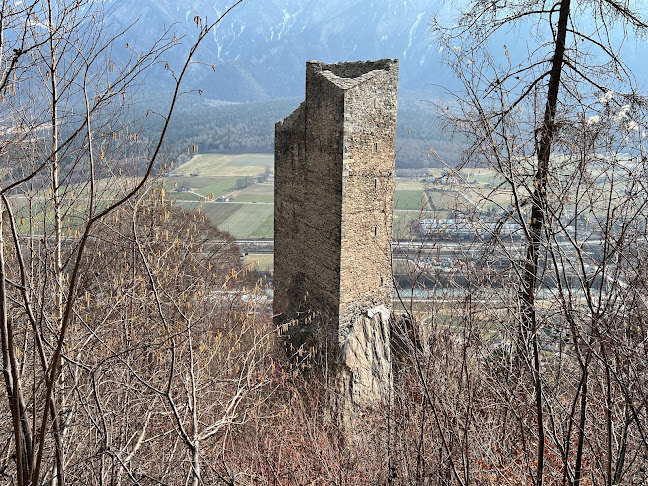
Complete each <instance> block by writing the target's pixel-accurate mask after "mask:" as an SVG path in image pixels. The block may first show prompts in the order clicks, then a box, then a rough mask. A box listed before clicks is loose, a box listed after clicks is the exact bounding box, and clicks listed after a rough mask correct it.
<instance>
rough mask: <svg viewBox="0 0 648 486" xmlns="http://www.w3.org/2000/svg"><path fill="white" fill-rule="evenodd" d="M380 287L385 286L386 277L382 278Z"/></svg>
mask: <svg viewBox="0 0 648 486" xmlns="http://www.w3.org/2000/svg"><path fill="white" fill-rule="evenodd" d="M380 285H381V286H382V285H385V277H380Z"/></svg>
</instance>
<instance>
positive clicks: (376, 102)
mask: <svg viewBox="0 0 648 486" xmlns="http://www.w3.org/2000/svg"><path fill="white" fill-rule="evenodd" d="M374 108H378V100H377V99H376V97H375V96H374Z"/></svg>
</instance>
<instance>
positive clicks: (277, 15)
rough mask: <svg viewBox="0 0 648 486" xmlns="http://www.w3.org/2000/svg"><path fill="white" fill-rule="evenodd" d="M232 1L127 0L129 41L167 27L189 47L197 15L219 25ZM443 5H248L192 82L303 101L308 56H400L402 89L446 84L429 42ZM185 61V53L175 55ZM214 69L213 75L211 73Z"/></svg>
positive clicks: (244, 96)
mask: <svg viewBox="0 0 648 486" xmlns="http://www.w3.org/2000/svg"><path fill="white" fill-rule="evenodd" d="M230 4H231V0H209V1H207V0H189V2H187V3H182V4H180V3H179V2H175V1H171V0H121V1H120V2H115V3H114V4H113V5H115V7H114V8H115V12H114V13H115V17H116V18H117V19H118V20H119V22H120V23H121V24H122V25H125V24H126V23H130V22H133V21H134V20H135V19H136V18H137V17H140V20H139V22H138V23H137V24H136V25H135V26H134V27H133V29H132V31H131V32H130V33H129V36H130V37H132V38H133V40H134V41H136V42H138V43H141V45H146V43H147V42H148V43H150V42H152V41H153V39H154V37H155V35H159V32H160V30H161V28H162V26H163V25H166V26H169V25H173V27H172V28H173V30H174V32H175V33H176V35H177V36H178V37H183V36H184V38H185V44H188V43H189V42H190V41H191V40H193V39H195V36H196V34H197V32H198V31H197V28H196V24H195V17H196V16H197V15H198V16H200V17H201V18H205V17H206V18H207V21H213V20H215V19H216V18H218V16H220V15H221V14H222V13H223V12H224V11H225V10H226V9H227V8H228V7H229V5H230ZM443 5H444V2H442V1H440V0H435V1H432V2H430V1H426V0H245V1H244V2H243V3H242V4H241V5H239V6H237V7H236V8H235V9H234V10H232V11H231V12H230V13H229V14H228V15H227V16H226V17H225V18H224V19H223V21H222V22H221V23H220V24H219V25H218V26H217V27H216V29H215V30H214V31H213V33H212V35H210V36H209V38H207V39H205V42H204V44H203V46H202V48H201V49H200V50H199V52H198V60H200V61H201V62H203V63H205V65H204V66H202V67H200V66H194V68H193V69H192V72H191V73H190V80H189V84H190V85H196V86H197V85H199V84H200V85H201V88H202V89H204V94H205V96H207V97H210V98H215V99H223V100H232V101H252V100H259V99H266V98H275V97H289V96H302V95H303V90H304V87H303V85H304V65H305V62H306V61H307V60H308V59H320V60H323V61H328V62H336V61H343V60H359V59H379V58H398V59H400V62H401V65H400V80H401V86H402V87H404V88H410V89H421V88H423V87H424V86H425V85H426V84H429V83H441V84H442V83H443V81H444V80H445V79H446V78H447V74H442V71H441V70H440V67H441V64H440V57H439V55H438V54H437V52H436V48H435V47H434V46H433V45H431V39H430V38H429V37H428V29H429V24H430V19H431V17H432V16H433V15H435V14H436V13H437V12H438V11H439V10H440V9H441V8H447V7H443ZM177 55H178V56H180V53H178V54H177ZM211 65H214V66H215V71H214V70H212V69H211V68H210V66H211Z"/></svg>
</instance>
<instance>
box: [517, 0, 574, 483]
mask: <svg viewBox="0 0 648 486" xmlns="http://www.w3.org/2000/svg"><path fill="white" fill-rule="evenodd" d="M570 4H571V0H562V2H560V15H559V18H558V29H557V32H556V38H555V40H554V43H555V47H554V55H553V58H552V61H551V74H550V75H549V86H548V90H547V104H546V106H545V113H544V119H543V124H542V126H541V127H540V128H539V130H538V132H539V134H540V142H539V143H538V165H537V170H536V173H535V176H534V179H533V186H534V188H535V189H534V191H533V194H532V197H531V223H530V232H529V242H528V247H527V253H526V263H525V268H524V270H525V272H524V282H523V291H522V303H523V310H522V319H523V325H524V328H525V329H524V331H525V332H526V333H528V335H530V338H531V342H532V349H533V374H534V388H535V402H536V403H535V406H536V413H537V429H538V450H537V469H536V477H535V481H534V483H535V486H542V481H543V471H544V455H545V430H544V413H543V404H542V380H541V376H540V350H539V345H538V323H537V318H536V285H537V280H538V260H539V253H540V244H541V241H542V232H543V226H544V223H545V220H546V207H547V205H546V196H547V183H548V175H549V158H550V156H551V144H552V142H553V139H554V137H555V135H556V124H555V118H556V109H557V106H558V92H559V89H560V78H561V75H562V69H563V63H564V57H565V40H566V37H567V21H568V19H569V13H570Z"/></svg>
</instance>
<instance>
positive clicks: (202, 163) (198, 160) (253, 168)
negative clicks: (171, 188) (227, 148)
mask: <svg viewBox="0 0 648 486" xmlns="http://www.w3.org/2000/svg"><path fill="white" fill-rule="evenodd" d="M273 166H274V156H273V155H272V154H235V155H229V154H200V155H196V156H195V157H194V158H192V159H191V160H190V161H189V162H187V163H185V164H182V165H181V166H180V167H178V168H176V169H174V170H173V171H172V172H171V174H170V175H171V176H191V175H192V174H194V176H193V177H228V176H234V177H241V176H253V177H254V176H258V175H260V174H263V173H264V172H265V170H266V167H270V168H272V167H273Z"/></svg>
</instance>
